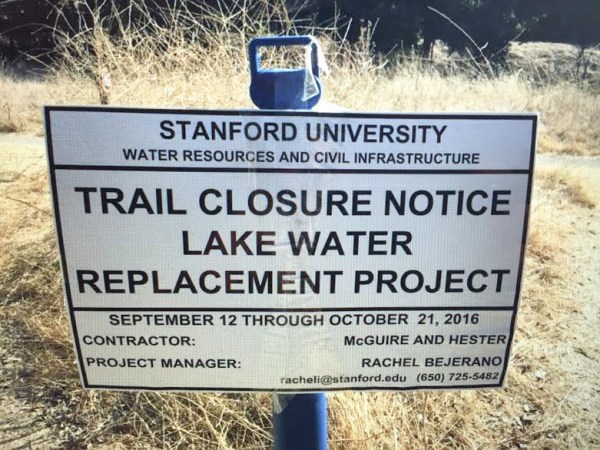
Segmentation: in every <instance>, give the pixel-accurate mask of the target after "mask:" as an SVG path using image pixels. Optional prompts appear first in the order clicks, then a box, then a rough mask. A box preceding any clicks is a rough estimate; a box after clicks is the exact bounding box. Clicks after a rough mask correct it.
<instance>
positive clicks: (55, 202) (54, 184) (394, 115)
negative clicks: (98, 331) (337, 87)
mask: <svg viewBox="0 0 600 450" xmlns="http://www.w3.org/2000/svg"><path fill="white" fill-rule="evenodd" d="M52 111H82V112H111V113H123V114H126V113H143V114H178V115H199V116H206V115H221V116H286V117H311V116H316V115H318V116H320V117H337V118H382V117H386V118H391V119H444V120H469V119H472V120H527V121H531V123H532V136H531V148H530V155H529V168H528V169H499V170H418V169H415V170H377V169H374V170H351V169H246V168H218V167H215V168H189V167H188V168H185V167H156V166H152V167H143V166H134V167H127V166H93V165H90V166H85V165H69V164H62V165H56V164H55V163H54V149H53V143H52V124H51V114H50V113H51V112H52ZM44 117H45V128H46V145H47V149H48V162H49V172H50V183H51V187H52V200H53V205H54V214H55V223H56V234H57V240H58V245H59V251H60V256H61V267H62V275H63V282H64V285H65V298H66V301H67V306H68V308H69V319H70V322H71V330H72V334H73V337H74V339H73V340H74V345H75V350H76V353H77V357H78V360H79V370H80V374H81V378H82V382H83V386H84V387H85V388H88V389H115V390H125V391H130V390H142V391H188V392H191V391H207V392H209V391H210V392H215V391H216V392H323V391H327V392H330V391H346V390H354V391H371V390H386V391H416V390H454V389H482V388H498V387H502V386H503V385H504V382H505V378H506V373H507V370H508V362H509V357H510V350H511V347H512V342H513V339H514V332H515V326H516V316H517V310H518V306H519V296H520V292H521V282H522V275H523V264H524V260H525V251H526V245H527V229H528V225H529V210H530V206H531V191H532V183H533V169H534V159H535V145H536V133H537V115H535V114H527V113H525V114H502V113H499V114H476V113H472V114H451V113H449V114H430V113H414V114H397V113H355V112H338V113H321V112H312V111H269V110H193V109H189V110H179V109H152V108H132V107H125V108H114V107H98V106H45V107H44ZM56 170H93V171H103V170H111V171H112V170H114V171H146V172H153V171H160V172H246V173H248V172H256V173H280V172H283V173H340V174H342V173H343V174H351V173H358V174H391V175H394V174H436V175H450V174H473V175H477V174H522V175H527V176H528V179H527V194H526V199H525V208H524V217H523V227H522V229H523V233H522V238H521V253H520V259H519V269H518V275H517V281H516V289H515V299H514V301H513V306H507V307H489V306H487V307H486V306H484V307H468V306H467V307H424V308H423V307H405V308H395V307H389V308H388V307H380V308H293V309H291V308H287V309H278V308H103V307H97V308H96V307H77V308H76V307H74V306H73V300H72V295H71V286H70V283H69V279H68V270H67V260H66V253H65V248H64V241H63V233H62V226H61V219H60V205H59V201H58V195H57V182H56ZM371 310H374V311H377V310H383V311H412V310H419V311H428V310H432V311H437V310H441V311H444V310H447V311H452V310H482V311H483V310H498V311H503V310H504V311H511V310H512V317H511V322H510V334H509V340H508V343H507V345H506V353H505V356H504V367H503V369H502V372H501V376H500V382H499V383H497V384H479V385H453V386H423V385H419V386H402V387H394V386H392V387H390V386H358V387H357V386H354V387H338V388H335V387H331V388H330V387H319V388H318V389H298V388H297V389H282V388H277V389H264V388H215V387H211V388H189V387H185V388H184V387H180V386H162V387H148V386H118V385H114V386H113V385H98V384H90V383H89V382H88V377H87V374H86V371H85V365H84V364H83V355H82V351H81V344H80V340H79V335H78V332H77V325H76V319H75V312H76V311H82V312H83V311H173V312H182V311H237V312H244V311H254V312H266V311H279V312H326V311H371Z"/></svg>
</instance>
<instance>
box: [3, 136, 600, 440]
mask: <svg viewBox="0 0 600 450" xmlns="http://www.w3.org/2000/svg"><path fill="white" fill-rule="evenodd" d="M537 168H540V169H549V170H552V169H553V168H559V169H569V170H571V171H573V172H574V173H576V174H577V176H578V178H579V179H580V181H581V183H582V184H583V185H584V187H585V188H586V189H587V190H588V191H589V192H591V193H592V195H595V196H597V197H598V196H600V158H598V157H567V156H558V155H539V156H538V157H537ZM45 170H46V159H45V145H44V140H43V138H40V137H33V136H29V135H20V134H0V212H1V213H2V214H0V224H1V223H2V215H3V214H4V213H5V212H6V211H9V210H10V209H13V208H12V207H11V206H10V205H14V204H15V203H20V202H21V200H20V199H19V198H14V197H13V196H12V195H11V185H12V183H13V180H15V179H17V178H18V177H17V176H15V175H16V174H17V175H18V174H35V173H40V172H42V171H45ZM48 210H50V202H49V200H48ZM567 220H568V222H567V225H568V226H569V227H570V228H571V229H570V233H569V234H568V236H569V237H568V240H569V242H568V247H569V248H571V249H574V251H572V252H571V254H572V255H573V256H572V257H571V260H570V261H569V262H568V264H569V266H570V270H569V272H570V273H574V274H575V275H574V277H573V279H569V280H565V283H568V286H567V287H568V289H567V291H566V292H568V294H567V295H568V299H569V300H570V301H572V302H573V312H572V314H569V317H565V319H564V320H565V321H568V326H569V327H570V328H571V329H573V330H574V331H575V332H574V336H575V337H574V338H573V339H572V340H569V341H564V342H562V344H560V345H558V346H556V347H553V348H550V349H548V357H549V358H552V359H553V360H554V364H556V365H559V366H562V368H563V370H564V371H565V372H568V374H569V375H570V377H568V378H571V379H574V380H576V382H575V383H571V386H570V390H569V391H568V394H567V396H566V397H565V398H564V399H563V401H562V402H561V406H560V408H559V409H563V411H556V412H555V414H556V416H557V417H558V416H559V414H560V416H565V415H568V411H569V410H571V409H573V410H578V411H585V412H587V414H589V417H590V421H589V422H588V423H589V429H588V430H586V432H587V433H589V436H588V438H589V439H588V440H587V442H589V443H595V444H596V445H599V446H600V441H599V440H598V436H599V435H600V427H599V424H600V422H599V419H598V416H599V414H600V379H599V376H598V374H599V373H600V332H599V331H598V330H600V276H599V275H600V208H592V209H586V208H581V209H579V210H578V214H577V215H574V216H571V217H569V218H568V219H567ZM1 304H2V299H0V305H1ZM5 323H6V322H5ZM21 339H22V336H20V335H19V331H18V330H16V329H11V328H10V327H8V328H7V329H3V330H2V332H1V333H0V394H1V395H0V448H1V449H46V448H54V447H58V446H59V445H60V441H61V439H60V435H59V434H57V433H56V430H55V429H50V428H49V427H48V425H47V424H46V423H45V421H44V405H43V404H41V403H39V402H37V401H36V399H35V396H34V395H32V393H31V392H29V391H27V390H22V391H21V390H19V388H18V385H19V382H20V379H21V377H23V376H24V375H23V373H24V371H25V373H26V371H27V367H25V364H24V362H23V360H22V359H21V357H20V355H19V353H18V348H19V346H22V345H23V343H22V340H21ZM540 376H541V377H543V376H544V375H543V374H540ZM15 386H17V387H16V388H15ZM565 413H566V414H565ZM95 448H101V447H95ZM597 448H600V447H597Z"/></svg>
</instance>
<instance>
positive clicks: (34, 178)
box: [0, 172, 594, 449]
mask: <svg viewBox="0 0 600 450" xmlns="http://www.w3.org/2000/svg"><path fill="white" fill-rule="evenodd" d="M11 177H12V178H11ZM6 179H7V180H8V181H9V182H7V183H5V184H4V187H3V188H2V190H1V192H0V202H1V203H0V206H1V208H2V211H3V214H2V224H1V225H2V228H1V229H2V234H1V235H0V246H1V247H0V248H2V257H1V258H0V298H2V299H3V303H2V309H1V311H2V315H1V316H0V322H1V323H2V329H3V330H9V329H10V330H11V331H10V333H14V334H15V339H14V345H15V349H14V351H15V352H17V353H18V354H20V356H21V357H22V358H23V367H22V368H21V370H20V371H19V372H17V373H15V378H14V383H13V384H12V386H11V387H10V389H11V390H14V391H18V392H20V393H26V395H27V396H29V397H30V398H32V399H34V400H35V401H36V402H37V403H39V404H42V405H44V408H45V416H46V420H47V422H48V423H49V424H51V425H53V426H54V427H55V429H56V430H57V433H59V437H60V438H61V439H63V440H64V441H65V442H66V443H68V445H69V446H71V447H72V448H82V447H85V446H86V445H92V448H100V446H101V445H107V446H108V448H119V446H120V448H132V447H135V448H140V447H145V446H146V447H151V448H154V447H158V448H189V447H194V448H223V449H226V448H269V446H270V445H271V418H270V416H271V412H270V399H269V397H268V396H267V395H231V394H154V393H138V394H134V393H116V392H100V391H84V390H82V389H81V387H80V383H79V378H78V375H77V370H76V365H75V361H74V354H73V352H72V345H71V341H70V336H69V332H68V322H67V318H66V315H65V312H64V306H63V301H62V287H61V283H60V273H59V266H58V256H57V252H56V247H55V244H54V240H53V229H52V224H51V217H50V215H49V213H48V209H49V202H48V196H49V193H48V190H47V184H46V177H45V175H43V174H34V175H19V174H7V175H6ZM537 185H538V186H537V188H536V193H535V204H534V205H533V222H532V226H531V228H532V229H531V233H530V240H529V255H528V260H527V264H526V276H525V286H524V293H523V299H522V306H521V311H520V318H519V330H518V333H517V339H516V342H515V345H514V349H513V358H512V365H511V369H510V371H509V379H508V383H507V387H506V388H505V389H503V390H497V391H462V392H460V391H458V392H434V393H409V394H394V393H339V394H333V395H329V408H330V445H331V448H332V449H370V448H390V449H391V448H431V449H443V448H465V449H467V448H506V449H508V448H515V447H518V446H528V447H527V448H567V447H570V448H574V447H576V448H585V447H586V446H587V444H589V443H591V442H594V441H593V439H594V437H593V436H591V435H590V433H591V430H592V429H593V428H589V427H588V428H586V425H588V424H587V422H586V421H587V420H593V418H588V419H586V416H585V411H581V410H577V409H576V408H575V407H574V406H572V405H571V406H570V409H564V410H562V409H561V408H562V407H563V405H564V403H565V401H567V397H568V395H569V394H570V390H571V389H572V388H574V387H575V380H573V379H571V378H570V376H569V374H568V373H567V372H565V371H564V370H563V368H562V367H561V366H560V365H559V364H558V363H557V361H556V359H555V356H554V355H553V352H554V349H555V347H556V346H557V345H559V344H560V343H562V342H564V341H566V340H568V339H571V336H572V333H573V330H572V329H571V327H570V326H569V322H567V321H566V320H565V317H567V316H569V315H571V314H573V312H574V310H576V309H577V306H576V305H574V304H573V303H572V302H571V301H568V300H567V295H566V294H567V292H568V289H569V284H568V281H569V279H570V278H571V277H574V276H575V274H574V268H573V267H572V265H570V264H569V257H570V250H569V246H568V244H567V242H568V240H567V239H568V236H569V231H568V230H569V228H568V227H567V226H566V223H565V221H567V220H568V218H569V217H571V216H572V215H573V214H574V213H576V212H577V211H578V209H580V208H588V207H590V206H591V205H590V204H589V201H590V200H589V199H588V198H587V197H585V194H582V192H585V191H583V190H581V188H580V187H578V185H577V179H575V178H571V177H568V176H564V177H563V176H559V175H556V174H555V173H554V172H550V173H544V174H543V175H542V176H541V177H539V179H538V183H537ZM15 199H18V200H15ZM582 200H583V201H582ZM582 203H584V204H582ZM23 340H24V341H25V342H27V345H26V346H25V347H22V345H23V343H22V341H23ZM567 403H568V404H569V402H568V401H567ZM573 408H575V409H573ZM588 414H589V413H588ZM65 445H67V444H65ZM522 448H524V447H522Z"/></svg>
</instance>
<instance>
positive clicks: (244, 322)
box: [45, 107, 536, 392]
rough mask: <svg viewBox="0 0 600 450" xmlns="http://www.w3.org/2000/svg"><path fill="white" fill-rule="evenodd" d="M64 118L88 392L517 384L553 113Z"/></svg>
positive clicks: (58, 174)
mask: <svg viewBox="0 0 600 450" xmlns="http://www.w3.org/2000/svg"><path fill="white" fill-rule="evenodd" d="M45 114H46V132H47V143H48V157H49V166H50V175H51V183H52V192H53V197H54V211H55V217H56V227H57V233H58V240H59V244H60V250H61V258H62V269H63V276H64V282H65V293H66V301H67V305H68V309H69V313H70V318H71V326H72V329H73V335H74V340H75V347H76V351H77V355H78V359H79V366H80V371H81V376H82V380H83V384H84V385H85V386H86V387H89V388H115V389H155V390H220V391H291V392H301V391H321V390H343V389H384V390H410V389H439V388H468V387H495V386H500V385H502V383H503V381H504V378H505V375H506V370H507V363H508V358H509V350H510V345H511V340H512V335H513V332H514V328H515V315H516V311H517V305H518V297H519V291H520V285H521V275H522V268H523V258H524V245H525V239H526V229H527V216H528V208H529V203H530V193H531V177H532V167H533V153H534V137H535V126H536V117H535V116H534V115H481V114H473V115H452V114H446V115H431V114H426V115H425V114H412V115H406V114H402V115H401V114H362V113H361V114H354V113H343V114H322V113H310V112H265V111H194V110H150V109H121V108H120V109H115V108H86V107H83V108H80V107H47V108H46V109H45Z"/></svg>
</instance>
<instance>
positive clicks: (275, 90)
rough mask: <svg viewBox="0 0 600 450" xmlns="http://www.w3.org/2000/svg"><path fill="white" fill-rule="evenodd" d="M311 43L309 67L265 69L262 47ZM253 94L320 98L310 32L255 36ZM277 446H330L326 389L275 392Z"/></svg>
mask: <svg viewBox="0 0 600 450" xmlns="http://www.w3.org/2000/svg"><path fill="white" fill-rule="evenodd" d="M290 45H301V46H311V52H310V64H309V65H310V67H302V68H291V69H265V68H261V66H260V55H259V53H258V49H259V47H273V46H274V47H282V46H290ZM248 50H249V58H250V75H251V82H250V97H251V98H252V101H253V102H254V104H255V105H256V106H257V107H258V108H260V109H311V108H312V107H314V106H315V105H316V104H317V103H318V101H319V99H320V98H321V92H322V88H321V82H320V80H319V64H318V53H317V52H318V48H317V44H316V41H315V40H314V38H312V37H311V36H281V37H279V36H278V37H262V38H256V39H253V40H252V41H251V42H250V45H249V49H248ZM273 429H274V431H273V434H274V440H275V449H276V450H326V449H327V399H326V397H325V394H324V393H322V392H321V393H313V394H274V395H273Z"/></svg>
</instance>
